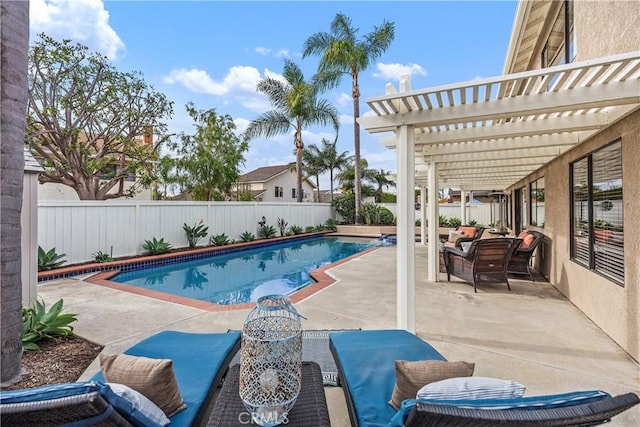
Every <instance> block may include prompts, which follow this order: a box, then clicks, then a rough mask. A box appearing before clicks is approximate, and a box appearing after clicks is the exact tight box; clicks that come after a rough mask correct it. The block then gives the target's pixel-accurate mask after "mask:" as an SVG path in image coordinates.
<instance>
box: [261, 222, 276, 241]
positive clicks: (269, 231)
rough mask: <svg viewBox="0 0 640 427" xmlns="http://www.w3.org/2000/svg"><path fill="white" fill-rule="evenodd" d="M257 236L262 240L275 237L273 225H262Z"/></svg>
mask: <svg viewBox="0 0 640 427" xmlns="http://www.w3.org/2000/svg"><path fill="white" fill-rule="evenodd" d="M258 234H259V236H260V237H262V238H263V239H270V238H272V237H275V235H276V229H275V228H274V226H273V225H263V226H262V227H260V232H259V233H258Z"/></svg>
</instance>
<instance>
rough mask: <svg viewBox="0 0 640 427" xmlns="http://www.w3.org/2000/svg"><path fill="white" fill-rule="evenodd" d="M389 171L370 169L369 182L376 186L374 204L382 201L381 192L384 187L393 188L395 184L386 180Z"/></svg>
mask: <svg viewBox="0 0 640 427" xmlns="http://www.w3.org/2000/svg"><path fill="white" fill-rule="evenodd" d="M390 173H391V171H385V170H384V169H380V170H377V169H372V170H371V180H372V181H373V182H375V183H376V185H377V186H378V187H377V188H376V202H377V203H380V202H381V201H382V192H383V190H384V187H395V186H396V183H395V182H393V181H392V180H390V179H389V178H387V176H389V174H390Z"/></svg>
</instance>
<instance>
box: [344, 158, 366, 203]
mask: <svg viewBox="0 0 640 427" xmlns="http://www.w3.org/2000/svg"><path fill="white" fill-rule="evenodd" d="M368 166H369V163H368V162H367V159H361V160H360V167H361V168H362V182H361V184H360V186H361V189H362V197H369V196H374V195H375V189H374V188H373V186H371V185H368V184H367V182H370V181H373V175H372V172H373V169H369V167H368ZM338 182H340V186H341V187H342V191H343V192H350V191H351V192H354V193H355V187H356V168H355V164H354V163H353V162H351V163H350V164H349V165H348V166H347V167H346V168H344V169H343V170H342V171H341V172H340V173H339V174H338Z"/></svg>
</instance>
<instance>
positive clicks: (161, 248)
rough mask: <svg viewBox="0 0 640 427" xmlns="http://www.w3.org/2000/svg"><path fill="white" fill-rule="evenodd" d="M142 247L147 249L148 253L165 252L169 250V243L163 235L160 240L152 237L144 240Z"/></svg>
mask: <svg viewBox="0 0 640 427" xmlns="http://www.w3.org/2000/svg"><path fill="white" fill-rule="evenodd" d="M142 249H144V250H145V251H147V253H148V254H150V255H158V254H163V253H165V252H169V249H171V243H169V242H165V241H164V237H163V238H161V239H160V240H156V238H155V237H154V238H153V239H151V240H145V241H144V243H143V244H142Z"/></svg>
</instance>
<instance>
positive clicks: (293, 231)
mask: <svg viewBox="0 0 640 427" xmlns="http://www.w3.org/2000/svg"><path fill="white" fill-rule="evenodd" d="M289 232H290V233H291V234H302V233H304V229H303V228H302V227H300V226H299V225H292V226H291V227H290V228H289Z"/></svg>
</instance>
